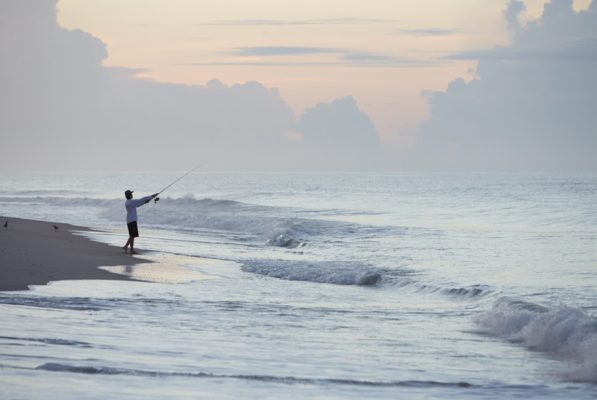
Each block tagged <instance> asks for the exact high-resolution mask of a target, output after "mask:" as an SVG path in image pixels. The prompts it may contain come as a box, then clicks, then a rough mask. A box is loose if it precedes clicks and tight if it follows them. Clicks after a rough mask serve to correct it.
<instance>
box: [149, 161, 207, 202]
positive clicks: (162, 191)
mask: <svg viewBox="0 0 597 400" xmlns="http://www.w3.org/2000/svg"><path fill="white" fill-rule="evenodd" d="M203 164H205V162H202V163H201V164H199V165H197V166H196V167H195V168H193V169H192V170H190V171H189V172H187V173H186V174H184V175H183V176H181V177H180V178H178V179H177V180H175V181H174V182H172V183H171V184H169V185H168V186H166V187H165V188H163V189H162V190H160V191H159V192H158V195H159V194H162V193H164V192H165V191H166V189H168V188H169V187H170V186H172V185H174V184H175V183H176V182H178V181H179V180H181V179H182V178H184V177H185V176H187V175H188V174H190V173H191V172H193V171H195V170H196V169H198V168H199V167H201V166H202V165H203ZM159 199H160V198H159V197H156V198H155V200H154V202H155V203H157V202H158V200H159Z"/></svg>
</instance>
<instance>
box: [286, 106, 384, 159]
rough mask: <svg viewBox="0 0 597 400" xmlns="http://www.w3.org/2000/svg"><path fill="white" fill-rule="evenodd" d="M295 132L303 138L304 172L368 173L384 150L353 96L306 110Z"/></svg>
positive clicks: (295, 125) (293, 129) (301, 141)
mask: <svg viewBox="0 0 597 400" xmlns="http://www.w3.org/2000/svg"><path fill="white" fill-rule="evenodd" d="M292 132H294V133H295V134H299V135H300V144H301V153H299V154H300V155H302V157H301V158H300V159H299V161H298V162H297V163H298V164H299V165H301V169H315V170H318V169H332V170H343V169H344V170H345V169H347V168H351V167H352V168H354V167H355V166H357V165H358V166H359V168H365V169H368V168H370V167H371V166H372V165H373V164H374V162H372V159H375V156H376V155H378V154H379V150H380V141H379V133H378V132H377V130H376V129H375V126H374V125H373V123H372V122H371V120H370V119H369V117H368V116H367V114H365V113H364V112H363V111H361V110H359V108H358V105H357V102H356V100H355V99H354V98H353V97H352V96H348V97H345V98H342V99H335V100H333V101H332V102H331V103H319V104H317V105H316V106H315V107H312V108H308V109H306V110H305V112H304V113H303V114H302V115H301V116H300V117H299V119H298V121H297V122H296V124H294V126H293V127H292ZM295 140H297V139H296V136H295ZM355 161H356V162H355Z"/></svg>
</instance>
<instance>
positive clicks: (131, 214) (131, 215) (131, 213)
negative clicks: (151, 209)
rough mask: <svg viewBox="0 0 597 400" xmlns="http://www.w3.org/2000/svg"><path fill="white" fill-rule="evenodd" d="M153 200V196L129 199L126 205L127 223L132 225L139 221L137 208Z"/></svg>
mask: <svg viewBox="0 0 597 400" xmlns="http://www.w3.org/2000/svg"><path fill="white" fill-rule="evenodd" d="M151 199H153V197H151V196H147V197H143V198H142V199H129V200H127V201H126V202H125V203H124V206H125V207H126V223H127V224H130V223H131V222H133V221H136V220H137V207H141V206H142V205H143V204H145V202H146V201H148V200H151Z"/></svg>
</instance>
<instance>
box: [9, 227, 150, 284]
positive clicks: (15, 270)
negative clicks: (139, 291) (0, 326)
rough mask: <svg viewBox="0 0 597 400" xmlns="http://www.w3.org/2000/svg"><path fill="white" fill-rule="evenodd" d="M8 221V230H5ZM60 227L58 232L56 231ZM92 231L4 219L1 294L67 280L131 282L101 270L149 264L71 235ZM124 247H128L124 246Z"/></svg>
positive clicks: (118, 250) (82, 228) (104, 245)
mask: <svg viewBox="0 0 597 400" xmlns="http://www.w3.org/2000/svg"><path fill="white" fill-rule="evenodd" d="M5 221H8V229H6V230H5V228H3V227H2V225H4V222H5ZM54 225H56V226H58V228H59V229H58V230H55V229H54ZM88 230H89V229H88V228H84V227H80V226H74V225H68V224H62V223H53V222H42V221H32V220H25V219H18V218H11V217H1V216H0V291H8V290H26V289H28V285H45V284H47V283H48V282H49V281H58V280H67V279H111V280H129V279H130V278H129V277H128V276H124V275H119V274H114V273H112V272H108V271H106V270H102V269H100V268H98V267H100V266H131V265H135V264H140V263H147V262H149V261H147V260H143V259H139V258H136V257H133V256H131V255H127V254H124V251H123V250H122V248H120V247H114V246H110V245H107V244H104V243H98V242H92V241H90V240H88V239H86V238H84V237H82V236H77V235H73V234H72V233H71V231H88ZM123 245H124V243H123Z"/></svg>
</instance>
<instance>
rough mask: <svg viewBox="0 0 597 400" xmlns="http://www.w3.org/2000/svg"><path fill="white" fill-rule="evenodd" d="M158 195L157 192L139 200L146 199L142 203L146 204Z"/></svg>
mask: <svg viewBox="0 0 597 400" xmlns="http://www.w3.org/2000/svg"><path fill="white" fill-rule="evenodd" d="M158 195H159V193H154V194H152V195H151V196H147V197H143V198H142V199H141V200H145V199H147V200H145V202H144V203H143V204H147V203H149V202H150V201H151V200H152V199H154V198H156V197H158Z"/></svg>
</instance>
